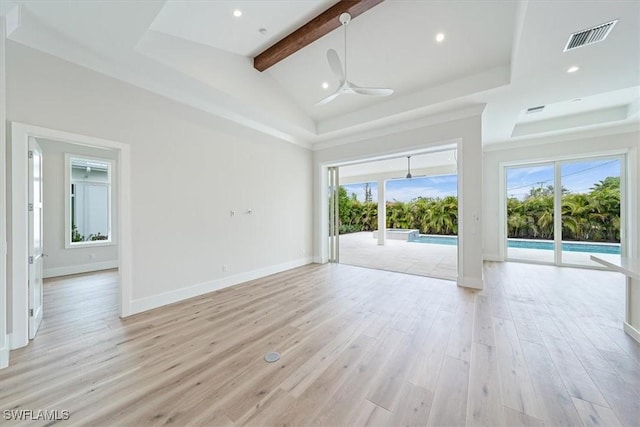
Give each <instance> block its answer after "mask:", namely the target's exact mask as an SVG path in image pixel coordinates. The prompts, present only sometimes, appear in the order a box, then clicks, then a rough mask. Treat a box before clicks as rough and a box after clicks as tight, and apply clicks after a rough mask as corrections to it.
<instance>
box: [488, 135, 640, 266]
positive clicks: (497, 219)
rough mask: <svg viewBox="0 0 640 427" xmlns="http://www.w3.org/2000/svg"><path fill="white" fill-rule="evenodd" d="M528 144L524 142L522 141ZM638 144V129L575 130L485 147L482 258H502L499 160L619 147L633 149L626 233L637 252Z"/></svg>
mask: <svg viewBox="0 0 640 427" xmlns="http://www.w3.org/2000/svg"><path fill="white" fill-rule="evenodd" d="M525 144H527V145H525ZM639 144H640V133H638V132H626V133H620V134H614V135H603V136H589V134H588V133H582V134H574V135H569V136H563V137H560V138H559V137H556V138H554V139H550V138H547V139H539V140H532V141H527V142H520V143H518V147H515V148H504V149H495V148H492V147H487V150H485V153H484V201H485V203H484V231H485V234H484V235H485V242H484V250H485V258H486V259H491V260H503V259H504V244H503V243H502V242H504V239H505V230H504V228H503V224H504V223H503V222H502V221H501V216H502V215H504V211H503V210H502V209H501V205H502V203H501V200H500V169H501V163H511V162H523V163H524V162H530V161H531V162H535V161H541V160H553V159H565V158H572V157H574V158H578V157H584V156H592V155H598V154H606V153H611V152H614V151H615V152H620V151H621V150H629V149H631V150H633V151H632V152H631V154H630V160H631V165H630V166H631V168H630V171H629V172H630V173H632V175H631V176H629V178H630V179H629V180H628V181H629V182H628V185H629V186H630V187H629V195H630V196H631V199H630V200H629V202H630V205H629V206H628V207H629V209H628V212H630V213H631V217H630V218H628V219H627V225H628V226H629V227H630V229H629V233H630V237H631V241H632V242H633V247H631V248H630V250H631V252H630V254H629V255H633V254H635V255H636V256H637V255H638V254H640V250H639V246H638V243H639V241H640V234H639V233H640V229H639V228H638V224H640V212H639V209H638V208H637V207H638V205H637V203H638V200H637V198H638V189H639V188H638V181H637V180H638V175H637V171H635V170H634V169H637V166H636V165H638V164H640V158H639V157H638V156H639V152H640V150H638V146H639Z"/></svg>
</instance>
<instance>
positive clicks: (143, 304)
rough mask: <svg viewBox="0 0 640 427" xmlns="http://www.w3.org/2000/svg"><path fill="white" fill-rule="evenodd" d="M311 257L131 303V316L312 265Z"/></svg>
mask: <svg viewBox="0 0 640 427" xmlns="http://www.w3.org/2000/svg"><path fill="white" fill-rule="evenodd" d="M312 262H313V259H312V258H311V257H308V258H301V259H298V260H295V261H290V262H285V263H282V264H277V265H272V266H270V267H266V268H261V269H259V270H253V271H248V272H246V273H241V274H237V275H235V276H229V277H223V278H221V279H217V280H213V281H211V282H205V283H199V284H197V285H193V286H188V287H186V288H180V289H176V290H174V291H170V292H165V293H162V294H158V295H153V296H150V297H146V298H140V299H137V300H132V301H131V314H136V313H141V312H143V311H147V310H151V309H154V308H158V307H162V306H163V305H167V304H172V303H174V302H178V301H182V300H186V299H189V298H193V297H197V296H199V295H203V294H207V293H209V292H213V291H217V290H220V289H223V288H228V287H229V286H234V285H238V284H240V283H244V282H248V281H249V280H255V279H259V278H261V277H265V276H269V275H271V274H275V273H280V272H282V271H286V270H291V269H292V268H296V267H302V266H303V265H307V264H311V263H312Z"/></svg>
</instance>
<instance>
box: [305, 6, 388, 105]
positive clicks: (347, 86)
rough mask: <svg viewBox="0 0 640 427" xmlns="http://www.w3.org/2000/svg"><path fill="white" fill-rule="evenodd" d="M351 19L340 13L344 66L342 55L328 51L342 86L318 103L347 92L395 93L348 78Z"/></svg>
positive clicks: (373, 94)
mask: <svg viewBox="0 0 640 427" xmlns="http://www.w3.org/2000/svg"><path fill="white" fill-rule="evenodd" d="M350 21H351V15H349V14H348V13H343V14H342V15H340V23H342V26H343V27H344V68H343V67H342V62H340V57H338V53H337V52H336V51H335V50H333V49H329V50H328V51H327V61H328V62H329V67H331V70H332V71H333V73H334V74H335V75H336V77H338V79H339V80H340V87H338V90H336V91H335V92H334V93H333V94H331V95H329V96H327V97H326V98H324V99H323V100H321V101H320V102H318V103H316V105H325V104H328V103H329V102H331V101H333V100H334V99H336V98H337V97H338V95H346V94H356V95H370V96H389V95H391V94H392V93H393V89H387V88H377V87H360V86H357V85H355V84H353V83H351V82H350V81H349V80H348V78H347V25H348V24H349V22H350Z"/></svg>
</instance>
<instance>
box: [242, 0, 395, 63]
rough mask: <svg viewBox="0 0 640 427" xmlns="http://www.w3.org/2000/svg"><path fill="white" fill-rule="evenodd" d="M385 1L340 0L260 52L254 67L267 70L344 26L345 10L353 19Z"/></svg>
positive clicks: (254, 59) (254, 60)
mask: <svg viewBox="0 0 640 427" xmlns="http://www.w3.org/2000/svg"><path fill="white" fill-rule="evenodd" d="M383 1H384V0H340V1H339V2H338V3H336V4H334V5H333V6H331V7H330V8H329V9H327V10H325V11H324V12H322V13H321V14H320V15H318V16H316V17H315V18H313V19H312V20H311V21H309V22H307V23H306V24H304V25H303V26H302V27H300V28H298V29H297V30H295V31H294V32H293V33H291V34H289V35H288V36H286V37H285V38H283V39H282V40H280V41H279V42H277V43H276V44H274V45H273V46H271V47H270V48H268V49H267V50H265V51H263V52H262V53H260V54H258V55H257V56H256V57H255V58H253V67H254V68H255V69H256V70H258V71H264V70H266V69H267V68H269V67H271V66H272V65H275V64H277V63H278V62H280V61H282V60H283V59H285V58H286V57H288V56H289V55H291V54H293V53H295V52H297V51H299V50H300V49H302V48H303V47H305V46H307V45H309V44H311V43H313V42H314V41H316V40H318V39H319V38H320V37H322V36H324V35H326V34H329V33H330V32H331V31H333V30H335V29H336V28H338V27H340V26H342V24H340V19H339V17H340V15H341V14H343V13H345V12H346V13H349V14H350V15H351V18H352V19H353V18H355V17H357V16H358V15H361V14H362V13H364V12H366V11H367V10H369V9H371V8H372V7H374V6H376V5H378V4H380V3H382V2H383Z"/></svg>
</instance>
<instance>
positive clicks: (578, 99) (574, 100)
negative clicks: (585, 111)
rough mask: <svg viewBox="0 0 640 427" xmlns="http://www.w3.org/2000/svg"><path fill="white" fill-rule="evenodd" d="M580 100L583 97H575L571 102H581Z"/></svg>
mask: <svg viewBox="0 0 640 427" xmlns="http://www.w3.org/2000/svg"><path fill="white" fill-rule="evenodd" d="M580 101H582V98H575V99H572V100H571V102H580Z"/></svg>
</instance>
